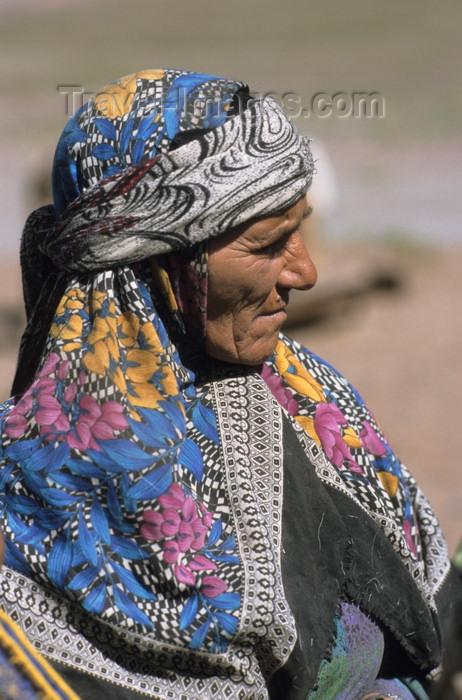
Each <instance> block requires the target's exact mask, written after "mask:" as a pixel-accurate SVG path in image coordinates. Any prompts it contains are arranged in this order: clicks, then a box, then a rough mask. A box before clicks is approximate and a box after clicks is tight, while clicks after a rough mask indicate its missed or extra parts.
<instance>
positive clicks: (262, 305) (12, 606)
mask: <svg viewBox="0 0 462 700" xmlns="http://www.w3.org/2000/svg"><path fill="white" fill-rule="evenodd" d="M312 173H313V162H312V158H311V155H310V150H309V146H308V142H307V140H306V139H305V138H303V137H301V136H300V135H299V134H298V133H297V132H296V130H295V128H294V126H293V125H292V123H291V122H290V121H289V120H288V119H287V118H286V117H285V115H284V114H283V113H282V111H281V110H280V109H279V107H278V106H277V104H276V103H275V102H274V101H272V100H271V99H265V100H261V101H255V102H254V101H252V100H251V99H250V97H249V93H248V88H247V86H246V85H245V84H244V83H241V82H237V81H234V80H225V79H223V78H217V77H214V76H210V75H202V74H197V73H189V72H185V71H177V70H158V71H144V72H141V73H137V74H134V75H131V76H128V77H126V78H123V79H121V80H119V81H118V82H116V83H114V84H113V85H110V86H109V87H107V88H106V89H105V90H103V91H102V92H101V93H99V94H98V95H96V97H95V98H94V99H93V100H92V101H91V102H90V103H89V104H88V105H86V106H84V107H83V108H82V109H81V110H80V111H79V112H78V113H77V114H76V115H75V116H74V117H73V118H72V119H71V120H70V121H69V123H68V125H67V127H66V128H65V130H64V133H63V135H62V137H61V140H60V142H59V144H58V148H57V152H56V158H55V164H54V173H53V192H54V207H52V206H49V207H44V208H42V209H40V210H38V211H37V212H35V213H34V214H32V215H31V217H30V218H29V220H28V223H27V224H26V228H25V232H24V235H23V245H22V265H23V271H24V290H25V303H26V309H27V314H28V326H27V329H26V332H25V334H24V338H23V341H22V344H21V350H20V358H19V363H18V371H17V375H16V380H15V385H14V392H15V397H14V398H13V399H11V400H10V402H8V403H7V405H6V406H5V410H4V414H3V434H2V435H3V461H2V468H1V471H0V475H1V493H2V518H3V527H4V531H5V534H6V537H7V542H6V545H7V552H6V564H7V567H8V568H7V569H6V571H4V573H3V581H2V585H3V603H4V605H5V606H6V607H7V609H8V610H9V612H10V614H12V615H14V617H15V619H17V620H18V621H19V622H20V623H21V624H22V626H23V627H24V628H25V629H26V630H27V633H28V635H29V637H30V639H31V640H32V642H33V644H34V645H35V647H36V648H37V649H38V650H40V651H42V652H43V654H45V655H46V656H47V658H48V659H49V660H50V661H51V662H52V663H53V664H54V666H55V667H56V668H57V669H59V670H60V672H61V673H62V675H63V676H64V677H65V678H66V680H67V681H68V682H69V684H70V685H71V686H73V687H74V689H75V690H76V691H77V692H78V693H79V694H80V695H81V697H82V698H92V699H93V698H95V697H111V698H114V699H115V698H128V697H132V696H133V697H134V698H138V697H150V698H184V699H185V700H192V699H194V700H196V699H199V698H200V699H203V698H214V699H215V698H216V699H221V698H223V699H225V698H254V699H257V698H284V699H286V698H290V699H292V698H293V699H298V698H300V699H301V698H303V699H306V698H309V699H310V700H312V699H319V698H323V699H324V698H363V697H367V698H372V697H377V698H378V697H392V698H403V699H408V698H426V697H427V695H426V691H425V690H424V687H427V684H428V682H429V681H430V679H431V678H432V674H433V673H434V670H435V669H436V668H437V667H438V664H439V660H440V654H441V648H442V639H444V635H445V630H446V626H447V621H448V618H449V616H450V613H451V609H452V605H453V601H454V600H455V598H456V597H457V595H458V594H459V590H458V586H459V582H458V580H457V578H456V575H455V574H454V572H453V571H452V569H451V567H450V563H449V560H448V556H447V549H446V546H445V543H444V539H443V537H442V535H441V533H440V530H439V527H438V523H437V521H436V518H435V516H434V514H433V512H432V510H431V508H430V506H429V505H428V503H427V501H426V499H425V497H424V496H423V494H422V492H421V491H420V489H419V488H418V487H417V485H416V484H415V482H414V480H413V479H412V477H411V476H410V475H409V473H408V472H407V471H406V469H405V468H404V467H403V466H402V465H401V464H400V462H399V461H398V459H397V458H396V456H395V455H394V453H393V452H392V450H391V448H390V447H389V445H388V443H387V441H386V440H385V438H384V436H383V434H382V432H381V431H380V429H379V427H378V426H377V424H376V422H375V420H374V418H373V417H372V416H371V414H370V413H369V412H368V410H367V408H366V407H365V405H364V403H363V401H362V400H361V398H360V397H359V396H358V394H357V393H356V392H355V391H354V389H353V388H352V387H351V386H350V385H349V384H348V383H347V382H346V380H345V379H344V378H343V377H342V376H340V375H339V374H338V373H337V372H336V371H335V370H334V369H333V368H332V367H330V366H329V365H328V364H326V363H325V362H323V361H322V360H320V359H319V358H317V357H315V356H313V355H312V354H311V353H309V352H308V351H307V350H305V349H303V348H302V347H300V346H299V345H298V344H297V343H295V342H293V341H291V340H289V339H288V338H286V337H285V336H283V335H282V334H280V329H281V326H282V324H283V321H284V319H285V316H286V306H287V303H288V298H289V292H290V290H291V289H292V288H296V289H309V288H310V287H312V286H313V285H314V283H315V281H316V271H315V268H314V266H313V264H312V262H311V260H310V258H309V257H308V254H307V253H306V251H305V249H304V247H303V245H302V242H301V238H300V233H299V229H300V224H301V222H302V219H303V218H304V217H305V216H306V215H307V207H306V202H305V195H306V192H307V189H308V188H309V186H310V183H311V178H312Z"/></svg>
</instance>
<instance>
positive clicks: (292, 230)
mask: <svg viewBox="0 0 462 700" xmlns="http://www.w3.org/2000/svg"><path fill="white" fill-rule="evenodd" d="M312 211H313V207H310V206H309V207H307V209H306V211H305V213H304V214H303V216H302V218H301V219H300V221H298V222H297V223H296V224H295V226H291V228H289V229H286V230H285V231H282V232H281V236H290V235H292V233H295V231H297V230H298V229H299V228H300V224H301V223H302V221H305V219H307V218H308V217H309V216H310V214H311V213H312Z"/></svg>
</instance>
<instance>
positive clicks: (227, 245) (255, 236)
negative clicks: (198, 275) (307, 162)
mask: <svg viewBox="0 0 462 700" xmlns="http://www.w3.org/2000/svg"><path fill="white" fill-rule="evenodd" d="M305 211H306V204H305V202H304V201H303V202H299V203H298V204H297V205H295V206H294V207H291V208H290V209H289V210H287V211H286V212H284V213H283V214H281V215H277V216H272V217H268V218H266V219H262V220H260V221H256V222H253V223H252V224H250V225H247V226H244V227H240V230H238V231H230V232H229V233H228V234H225V236H224V237H221V239H219V240H218V241H216V242H215V243H214V244H212V245H211V247H210V256H209V303H208V321H207V341H206V347H207V351H208V352H209V354H212V355H213V356H215V357H218V358H219V359H227V360H228V361H230V360H229V358H232V360H231V361H234V362H241V363H244V364H259V363H261V362H262V361H263V360H264V359H266V357H268V356H269V355H271V353H272V352H273V350H274V346H275V344H276V342H277V337H278V333H279V329H280V326H281V324H282V321H283V320H284V319H283V316H282V315H278V316H277V317H274V318H273V317H272V316H273V314H275V313H276V312H278V311H281V310H282V309H283V308H284V307H285V305H286V304H287V301H288V294H289V290H290V288H291V286H293V285H292V284H290V285H285V284H284V285H279V276H280V274H281V272H282V271H283V270H284V269H285V268H286V267H287V266H288V265H289V266H290V265H291V264H293V261H294V260H295V259H297V258H298V255H299V252H300V250H302V253H303V255H306V252H305V250H304V248H300V246H302V243H301V240H300V239H297V237H298V236H299V234H298V227H299V225H300V222H301V219H302V218H303V215H304V214H305Z"/></svg>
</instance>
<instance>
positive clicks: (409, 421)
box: [0, 250, 462, 552]
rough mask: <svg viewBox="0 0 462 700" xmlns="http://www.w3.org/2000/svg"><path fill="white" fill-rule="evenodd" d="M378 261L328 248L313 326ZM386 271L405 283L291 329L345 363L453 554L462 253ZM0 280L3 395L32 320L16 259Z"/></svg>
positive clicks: (461, 530) (461, 398)
mask: <svg viewBox="0 0 462 700" xmlns="http://www.w3.org/2000/svg"><path fill="white" fill-rule="evenodd" d="M352 260H353V261H354V264H352ZM370 260H371V258H370V256H369V255H368V253H366V252H365V251H364V250H358V251H357V252H353V254H352V251H351V250H350V251H349V253H348V256H343V257H342V254H341V253H339V252H338V251H337V252H336V253H335V255H334V254H330V253H329V251H322V253H320V255H319V261H318V262H319V264H318V268H319V273H320V282H319V285H318V288H317V291H316V292H315V291H314V290H313V292H311V294H312V297H311V298H310V292H308V293H306V303H307V307H306V310H307V318H308V316H310V318H311V320H312V316H313V308H316V307H317V306H318V307H319V305H320V303H321V301H322V299H323V298H324V297H325V295H326V293H327V292H328V291H329V290H332V289H333V288H334V287H333V283H332V280H335V279H337V280H338V279H339V278H340V280H341V284H343V286H344V289H345V290H346V291H348V289H351V288H354V289H357V281H358V279H359V278H365V277H366V276H367V274H368V273H370V272H371V271H373V269H374V266H376V264H377V263H376V261H377V255H375V256H374V262H370ZM345 261H347V262H345ZM382 267H383V266H382ZM385 268H386V269H389V270H390V271H391V272H392V273H393V275H395V277H396V280H398V282H400V284H398V285H397V286H394V287H393V288H391V287H392V286H387V285H383V288H382V289H381V290H376V291H370V292H365V291H364V290H362V289H361V290H359V293H358V294H356V295H355V296H353V295H351V299H350V301H348V300H347V296H348V295H347V294H344V295H343V297H342V295H340V296H338V297H337V303H330V304H328V306H327V307H324V311H323V314H322V316H323V318H322V320H320V321H318V322H317V323H310V324H304V323H302V324H301V325H298V326H297V327H294V328H292V329H290V332H289V331H288V333H289V334H290V335H291V336H292V337H295V338H296V339H297V340H299V341H300V342H302V343H303V344H304V345H306V346H307V347H309V348H310V349H312V350H313V351H315V352H316V353H317V354H318V355H320V356H321V357H323V358H325V359H326V360H328V361H329V362H330V363H331V364H333V365H334V366H335V367H337V368H338V369H339V370H340V371H341V372H342V373H344V374H345V375H346V376H347V377H348V379H349V380H350V381H351V382H352V383H353V384H354V385H355V386H356V388H357V389H358V390H359V391H360V392H361V393H362V395H363V396H364V398H365V399H366V401H367V402H368V404H369V405H370V406H371V407H372V410H373V412H374V414H375V415H376V417H377V419H378V420H379V422H380V423H381V425H382V427H383V429H384V430H385V432H386V434H387V436H388V439H389V440H390V442H391V444H392V445H393V447H394V448H395V450H396V451H397V452H398V454H399V456H400V457H401V459H402V460H403V461H404V462H405V463H406V464H407V466H408V467H409V468H410V469H411V471H412V472H413V473H414V475H415V476H416V478H417V479H418V481H419V483H420V484H421V486H422V488H423V489H424V491H425V493H426V494H427V496H428V497H429V499H430V501H431V502H432V504H433V506H434V508H435V509H436V512H437V514H438V516H439V518H440V520H441V523H442V525H443V529H444V532H445V534H446V537H447V540H448V544H449V548H450V551H451V552H454V550H455V548H456V546H457V543H458V541H459V539H460V537H461V536H462V527H461V516H460V509H461V494H462V465H461V458H460V455H461V441H460V419H461V416H462V394H461V385H462V383H461V362H460V357H461V351H462V316H461V314H460V299H461V298H462V252H460V253H454V252H451V253H449V252H439V253H431V252H430V251H427V252H425V251H419V252H413V251H406V252H400V251H395V252H394V253H393V254H392V255H391V256H390V254H388V255H387V256H386V259H385ZM339 270H342V274H341V275H339V274H338V271H339ZM348 270H350V272H349V274H348ZM0 275H1V279H2V288H3V290H4V293H3V298H2V301H1V304H0V323H1V326H0V352H1V356H0V398H2V399H4V398H6V396H7V395H8V392H9V387H10V384H11V380H12V376H13V372H14V367H15V361H16V348H17V344H18V342H19V334H20V330H21V326H22V323H23V319H22V314H21V311H20V285H19V271H18V266H17V263H16V261H14V260H3V261H2V262H1V263H0ZM342 280H343V281H342ZM396 280H395V281H396ZM337 289H339V287H338V285H337ZM316 295H317V296H316ZM294 304H296V305H297V308H298V310H299V313H301V314H303V304H304V302H303V303H302V302H301V301H300V299H299V298H298V299H297V300H296V301H294ZM300 310H301V311H300Z"/></svg>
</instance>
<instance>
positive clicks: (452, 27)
mask: <svg viewBox="0 0 462 700" xmlns="http://www.w3.org/2000/svg"><path fill="white" fill-rule="evenodd" d="M461 23H462V15H461V8H460V4H459V3H458V2H456V1H455V0H454V1H453V0H446V1H445V2H444V3H440V4H438V3H435V2H434V1H433V0H408V1H407V2H405V3H403V2H401V0H388V1H387V2H379V1H378V0H369V1H367V2H366V0H350V2H348V3H346V2H341V1H340V0H322V1H321V0H317V1H316V2H312V1H308V0H303V1H302V0H284V2H282V0H279V1H277V0H233V2H225V1H224V0H196V2H194V3H192V2H190V0H131V2H126V1H124V2H120V1H118V0H88V1H87V0H80V1H79V0H73V1H72V2H71V0H9V1H7V0H0V57H1V69H2V70H1V95H2V99H1V103H0V124H1V132H0V134H1V135H0V178H1V186H0V207H1V226H0V241H1V251H2V255H1V259H0V275H1V285H2V294H1V298H0V351H1V362H0V399H2V400H3V399H5V398H6V397H7V396H8V392H9V387H10V385H11V381H12V376H13V372H14V367H15V358H16V351H17V346H18V342H19V337H20V333H21V330H22V327H23V323H24V320H23V315H22V308H21V291H20V271H19V262H18V251H19V241H20V235H21V230H22V226H23V223H24V220H25V217H26V216H27V214H28V213H29V212H30V211H31V210H32V209H34V208H36V207H37V206H40V205H41V204H44V203H48V202H49V200H50V193H49V175H50V169H51V163H52V158H53V152H54V147H55V144H56V142H57V139H58V137H59V134H60V133H61V131H62V129H63V128H64V126H65V123H66V120H67V117H68V115H69V111H68V112H66V107H67V106H68V105H67V99H69V101H70V102H72V99H71V98H72V96H70V97H68V98H66V95H65V94H64V93H65V92H66V91H67V92H69V93H71V92H72V91H73V90H74V91H75V98H74V99H75V100H76V103H75V105H74V106H75V108H77V107H78V106H79V105H80V102H79V100H80V99H81V96H82V93H87V94H90V93H93V92H95V91H96V90H98V89H99V88H101V87H103V86H104V85H106V84H108V83H110V82H112V81H113V80H114V79H116V78H119V77H121V76H124V75H127V74H129V73H132V72H136V71H139V70H143V69H147V68H161V67H176V68H186V69H191V70H196V71H202V72H206V73H213V74H216V75H223V76H226V77H235V78H239V79H243V80H245V81H247V82H248V83H249V84H250V86H251V88H252V89H253V90H254V91H257V92H258V93H259V94H267V93H270V92H271V93H273V94H274V95H275V96H278V99H279V101H281V100H282V99H284V98H283V97H282V96H283V95H287V93H291V96H292V98H293V99H295V98H294V97H293V96H294V95H295V96H297V99H298V101H297V103H296V104H297V105H298V106H301V107H302V108H303V109H304V111H305V115H304V116H302V115H299V116H297V117H295V116H294V121H295V124H296V126H297V128H298V129H299V130H300V131H301V132H303V133H304V134H306V135H308V136H310V137H311V138H312V139H313V151H314V154H315V157H316V159H317V170H318V175H317V178H316V181H315V186H314V188H313V193H312V196H311V199H312V205H313V208H314V213H313V217H312V220H311V222H310V224H309V225H308V228H307V231H306V234H305V235H306V240H307V244H308V247H309V249H310V252H311V253H312V257H313V258H314V260H315V262H316V263H317V266H318V270H319V277H320V281H319V283H318V286H317V288H315V290H313V291H312V292H310V293H308V294H307V295H305V296H304V297H303V298H301V297H300V296H299V295H297V296H296V297H295V298H294V300H293V302H292V307H291V315H290V319H289V321H290V326H291V327H290V328H288V332H289V334H290V335H292V336H293V337H295V338H297V339H298V340H300V341H301V342H302V343H304V344H305V345H307V346H308V347H310V348H311V349H312V350H314V351H315V352H316V353H317V354H319V355H321V356H322V357H324V358H325V359H327V360H328V361H329V362H331V363H332V364H333V365H334V366H336V367H337V368H338V369H339V370H340V371H342V372H343V373H344V374H346V375H347V377H348V378H349V379H350V381H352V382H353V383H354V384H355V385H356V387H357V388H358V389H359V391H360V392H361V393H362V394H363V396H364V397H365V399H366V401H367V402H368V403H369V404H370V405H371V407H372V409H373V411H374V413H375V415H376V416H377V418H378V420H379V422H380V423H381V425H382V427H383V428H384V430H385V432H386V434H387V435H388V438H389V440H390V441H391V443H392V445H393V446H394V448H395V449H396V451H397V452H398V454H399V455H400V456H401V458H402V459H403V461H405V463H406V464H407V465H408V466H409V468H410V469H411V471H412V472H413V473H414V474H415V476H416V477H417V479H418V481H419V483H420V484H421V485H422V487H423V489H424V490H425V492H426V493H427V495H428V496H429V498H430V500H431V501H432V503H433V505H434V507H435V509H436V511H437V513H438V515H439V517H440V520H441V522H442V524H443V528H444V530H445V533H446V535H447V538H448V541H449V546H450V550H451V552H453V551H454V549H455V547H456V544H457V542H458V540H459V538H460V536H461V534H462V527H461V516H460V511H461V507H462V464H461V441H460V419H461V416H462V381H461V361H460V357H461V351H462V314H461V311H460V309H461V298H462V245H461V236H460V233H461V231H460V227H461V220H462V198H461V197H460V182H461V175H462V173H461V165H460V163H461V151H462V136H461V133H460V127H459V124H460V116H459V115H460V111H461V109H460V107H461V105H460V97H461V91H460V78H461V75H460V65H461V61H460V59H461V56H460V45H461V38H462V27H461ZM70 86H74V87H72V88H71V87H70ZM319 93H323V94H325V95H326V96H331V97H332V96H334V95H338V94H339V93H341V94H342V95H345V96H347V98H348V97H349V96H351V99H352V96H353V94H354V93H367V94H371V93H376V94H377V95H378V96H379V97H378V100H379V103H380V109H379V112H380V113H381V116H378V115H377V114H373V115H372V116H369V117H367V116H365V115H364V113H363V114H362V116H355V115H354V114H349V113H348V110H347V109H346V108H345V109H343V110H342V109H341V107H342V104H341V103H334V104H335V105H336V109H330V111H329V110H328V109H326V110H325V111H326V115H325V116H321V115H318V116H316V115H315V114H313V111H312V109H311V104H312V100H313V97H314V96H315V95H319ZM85 99H87V98H85ZM287 99H288V98H287V97H286V104H287ZM294 105H295V103H294V102H292V103H291V107H292V114H294V111H295V110H294ZM298 111H300V110H298Z"/></svg>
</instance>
